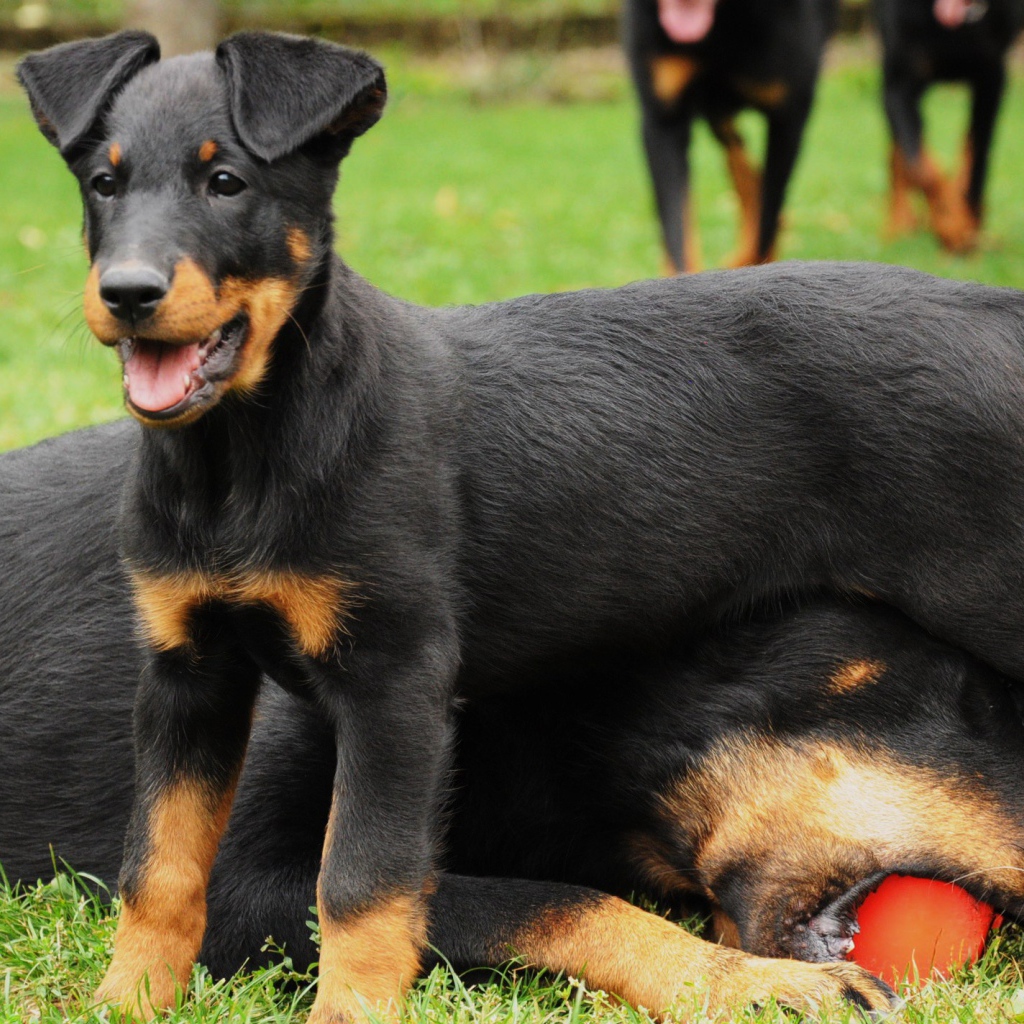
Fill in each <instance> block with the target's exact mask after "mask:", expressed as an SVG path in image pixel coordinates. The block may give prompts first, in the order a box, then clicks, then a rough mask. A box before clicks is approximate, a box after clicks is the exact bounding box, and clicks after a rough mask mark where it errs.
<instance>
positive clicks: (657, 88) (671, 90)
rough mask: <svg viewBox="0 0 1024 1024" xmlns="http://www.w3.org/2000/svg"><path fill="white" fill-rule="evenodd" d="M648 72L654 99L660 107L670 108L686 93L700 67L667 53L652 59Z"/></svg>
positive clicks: (689, 60) (689, 59)
mask: <svg viewBox="0 0 1024 1024" xmlns="http://www.w3.org/2000/svg"><path fill="white" fill-rule="evenodd" d="M650 70H651V90H652V92H653V93H654V96H655V99H657V101H658V102H659V103H660V104H662V106H665V107H671V106H672V105H673V104H674V103H676V102H677V101H678V99H679V97H680V96H682V95H683V93H684V92H686V89H687V87H688V86H689V84H690V82H692V81H693V79H694V76H695V75H696V74H697V72H698V71H699V70H700V65H699V64H698V63H697V62H696V61H695V60H693V59H692V58H690V57H683V56H682V55H681V54H676V53H669V54H663V55H662V56H660V57H652V58H651V63H650Z"/></svg>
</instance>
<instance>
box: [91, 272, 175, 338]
mask: <svg viewBox="0 0 1024 1024" xmlns="http://www.w3.org/2000/svg"><path fill="white" fill-rule="evenodd" d="M169 287H170V282H169V281H168V280H167V277H166V275H164V274H161V273H160V271H159V270H156V269H155V268H154V267H148V266H146V265H145V264H144V263H121V264H115V265H114V266H112V267H108V268H107V269H106V270H104V271H103V274H102V275H101V276H100V298H101V299H102V300H103V304H104V305H105V306H106V307H107V309H109V310H110V312H111V313H113V315H114V316H116V317H117V319H118V320H126V321H127V322H128V323H136V322H137V321H139V320H145V319H146V317H149V316H152V315H153V314H154V313H155V312H156V308H157V306H159V305H160V302H161V301H162V300H163V297H164V296H165V295H166V294H167V289H168V288H169Z"/></svg>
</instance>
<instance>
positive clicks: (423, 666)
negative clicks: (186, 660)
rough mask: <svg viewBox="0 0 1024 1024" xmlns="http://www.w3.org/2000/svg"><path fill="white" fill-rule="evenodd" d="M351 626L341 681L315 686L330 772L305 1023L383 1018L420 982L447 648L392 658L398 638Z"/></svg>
mask: <svg viewBox="0 0 1024 1024" xmlns="http://www.w3.org/2000/svg"><path fill="white" fill-rule="evenodd" d="M360 627H361V628H360V633H359V639H358V640H357V641H356V644H355V649H354V651H353V652H352V654H351V655H350V656H349V657H348V658H346V660H345V667H344V671H343V672H341V673H339V674H338V675H337V676H336V677H334V678H330V677H325V678H324V679H323V680H322V681H321V683H320V684H319V685H318V687H317V689H318V693H317V698H318V700H319V702H320V703H321V705H322V706H323V707H325V708H326V709H327V710H328V713H329V715H330V718H331V720H332V724H333V727H334V730H335V736H336V738H337V752H338V766H337V771H336V774H335V779H334V794H333V799H332V805H331V814H330V819H329V821H328V825H327V835H326V839H325V842H324V852H323V861H322V864H321V868H320V877H319V879H318V882H317V910H318V912H319V915H320V929H321V947H320V969H319V983H318V987H317V995H316V1001H315V1003H314V1005H313V1011H312V1015H311V1016H310V1021H311V1022H314V1024H326V1022H328V1021H330V1022H337V1021H342V1020H344V1021H354V1020H361V1019H363V1017H364V1016H365V1014H366V1011H370V1012H373V1013H377V1014H380V1013H383V1014H385V1015H392V1014H394V1013H396V1012H397V1010H398V1008H399V1006H400V1004H401V1001H402V997H403V995H404V993H405V991H406V989H408V987H409V985H410V984H411V983H412V982H413V981H414V980H415V979H416V977H417V976H418V975H419V973H420V964H421V959H422V954H423V950H424V948H425V947H426V942H427V904H428V901H429V898H430V895H431V892H432V891H433V869H434V840H435V834H436V819H437V814H438V804H439V799H440V790H441V785H442V781H443V778H444V772H445V769H446V767H447V760H448V752H449V748H450V745H451V731H452V729H451V723H450V716H449V704H450V693H451V687H452V683H453V681H454V675H455V665H456V654H455V652H456V648H455V644H454V642H453V641H452V640H450V639H447V638H445V637H443V636H441V635H439V634H434V635H433V636H431V637H430V638H429V639H420V640H418V641H416V642H415V643H413V644H412V645H411V647H412V650H411V651H410V653H404V654H400V653H399V650H398V649H397V648H396V646H395V642H394V640H393V641H392V642H390V643H388V642H385V639H384V638H385V636H386V635H387V633H388V632H391V634H392V637H400V636H401V633H399V632H398V630H397V629H396V630H395V631H389V630H386V629H385V630H383V635H382V633H381V632H378V630H376V629H375V628H373V626H372V625H371V624H370V623H369V622H368V621H367V618H366V617H362V616H361V622H360ZM399 642H400V643H401V642H402V641H399ZM407 650H408V649H407Z"/></svg>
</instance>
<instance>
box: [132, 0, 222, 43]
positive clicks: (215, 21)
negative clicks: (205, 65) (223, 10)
mask: <svg viewBox="0 0 1024 1024" xmlns="http://www.w3.org/2000/svg"><path fill="white" fill-rule="evenodd" d="M217 8H218V4H217V0H130V2H129V4H128V5H127V12H126V16H125V28H144V29H146V31H147V32H152V33H153V35H155V36H156V37H157V39H159V40H160V53H161V55H162V56H164V57H173V56H175V55H176V54H179V53H195V52H196V50H212V49H213V47H214V46H215V45H216V44H217V41H218V40H219V39H220V12H219V11H218V9H217Z"/></svg>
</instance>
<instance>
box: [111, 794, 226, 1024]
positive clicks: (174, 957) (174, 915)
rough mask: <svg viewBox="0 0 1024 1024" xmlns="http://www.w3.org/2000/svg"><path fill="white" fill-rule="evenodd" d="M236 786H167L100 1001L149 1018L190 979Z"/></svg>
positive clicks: (125, 904)
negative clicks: (219, 790) (217, 789)
mask: <svg viewBox="0 0 1024 1024" xmlns="http://www.w3.org/2000/svg"><path fill="white" fill-rule="evenodd" d="M232 795H233V787H232V790H231V791H230V792H227V793H224V794H221V795H219V796H216V795H213V794H210V793H208V792H206V791H204V789H202V788H201V787H200V786H198V785H196V784H195V783H191V782H182V783H179V784H177V785H175V786H174V787H173V788H171V789H168V790H167V791H166V792H164V793H163V794H162V795H161V796H159V797H158V798H157V800H156V803H155V805H154V807H153V811H152V813H151V815H150V829H149V842H148V849H147V855H146V861H145V864H144V865H143V868H142V872H141V879H140V884H139V887H138V891H137V892H136V893H134V894H133V896H132V897H130V898H129V897H125V899H124V902H123V904H122V906H121V914H120V917H119V919H118V923H117V932H116V934H115V936H114V956H113V959H112V961H111V963H110V967H109V968H108V969H107V973H106V975H105V977H104V978H103V981H102V983H101V984H100V987H99V988H98V989H97V991H96V1000H97V1002H110V1003H114V1004H116V1005H118V1006H119V1007H120V1008H121V1009H122V1011H123V1012H124V1013H126V1014H128V1015H129V1016H132V1017H140V1018H142V1019H145V1020H148V1019H149V1018H150V1017H153V1016H154V1015H155V1014H156V1013H157V1012H158V1011H160V1010H162V1009H166V1008H168V1007H171V1006H173V1005H174V1002H175V995H176V991H177V990H178V989H179V988H180V989H184V988H185V987H186V986H187V985H188V979H189V975H190V973H191V971H192V964H193V962H194V961H195V958H196V956H197V954H198V953H199V946H200V944H201V943H202V940H203V933H204V931H205V930H206V887H207V882H208V880H209V877H210V869H211V868H212V867H213V860H214V857H215V856H216V854H217V846H218V844H219V843H220V837H221V835H222V834H223V832H224V828H225V826H226V825H227V821H228V815H229V814H230V811H231V799H232Z"/></svg>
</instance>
